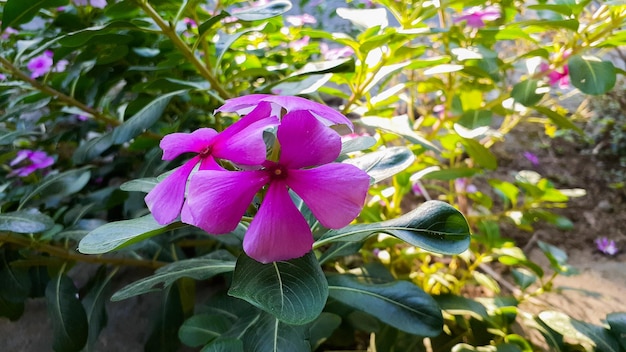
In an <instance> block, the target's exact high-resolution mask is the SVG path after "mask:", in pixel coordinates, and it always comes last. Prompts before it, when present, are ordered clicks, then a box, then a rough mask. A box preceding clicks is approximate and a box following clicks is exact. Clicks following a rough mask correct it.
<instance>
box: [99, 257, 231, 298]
mask: <svg viewBox="0 0 626 352" xmlns="http://www.w3.org/2000/svg"><path fill="white" fill-rule="evenodd" d="M233 270H235V261H234V260H232V261H230V260H218V259H208V258H192V259H186V260H180V261H177V262H174V263H171V264H168V265H166V266H163V267H161V268H159V269H157V271H156V272H155V274H154V275H151V276H148V277H146V278H143V279H141V280H138V281H135V282H133V283H131V284H129V285H127V286H125V287H124V288H122V289H121V290H119V291H117V292H116V293H115V294H114V295H113V297H111V300H112V301H121V300H123V299H127V298H130V297H133V296H136V295H140V294H144V293H147V292H152V291H157V290H159V289H161V288H162V287H169V286H170V285H172V284H173V283H174V282H175V281H176V280H178V279H180V278H183V277H189V278H192V279H194V280H206V279H208V278H211V277H213V276H215V275H218V274H221V273H227V272H231V271H233Z"/></svg>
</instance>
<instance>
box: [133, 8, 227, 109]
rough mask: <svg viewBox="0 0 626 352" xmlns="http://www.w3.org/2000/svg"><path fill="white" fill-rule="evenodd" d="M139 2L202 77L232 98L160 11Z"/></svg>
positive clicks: (220, 93) (224, 96)
mask: <svg viewBox="0 0 626 352" xmlns="http://www.w3.org/2000/svg"><path fill="white" fill-rule="evenodd" d="M137 3H138V4H139V6H140V7H141V8H142V9H143V10H144V11H145V12H146V14H147V15H148V16H150V18H152V20H154V22H155V23H156V24H157V26H159V28H161V31H162V32H163V34H165V35H166V36H167V37H168V38H169V39H170V40H171V41H172V43H173V44H174V46H176V47H177V48H178V50H180V52H181V53H182V54H183V55H184V56H185V58H186V59H187V60H189V62H191V64H192V65H193V66H194V67H195V68H196V69H197V70H198V72H199V73H200V75H202V77H204V78H205V79H206V80H207V81H209V84H211V87H212V88H213V89H215V91H216V92H217V94H219V96H220V97H221V98H223V99H228V98H230V94H229V93H228V92H227V91H226V90H225V89H224V87H222V85H221V84H220V82H219V80H218V79H217V78H216V77H215V76H214V75H213V73H211V71H209V69H208V68H207V67H206V66H205V65H204V64H203V63H202V61H200V60H199V59H198V58H197V57H196V55H194V53H193V52H192V51H191V49H190V48H189V46H187V44H185V42H183V40H182V39H181V38H180V37H179V36H178V34H176V31H175V30H174V27H173V26H171V25H170V24H169V23H167V22H165V20H164V19H163V17H161V15H159V13H158V12H157V11H156V10H155V9H154V8H153V7H152V6H151V5H150V4H149V3H148V1H147V0H138V1H137Z"/></svg>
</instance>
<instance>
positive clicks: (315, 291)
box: [228, 252, 328, 325]
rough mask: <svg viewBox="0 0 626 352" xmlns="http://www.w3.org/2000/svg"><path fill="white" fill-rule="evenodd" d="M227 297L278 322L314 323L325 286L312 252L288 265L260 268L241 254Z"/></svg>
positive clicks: (323, 301)
mask: <svg viewBox="0 0 626 352" xmlns="http://www.w3.org/2000/svg"><path fill="white" fill-rule="evenodd" d="M228 294H229V295H231V296H233V297H237V298H241V299H243V300H245V301H247V302H248V303H250V304H252V305H254V306H256V307H259V308H261V309H262V310H264V311H266V312H268V313H270V314H272V315H274V316H275V317H276V318H277V319H278V320H280V321H281V322H285V323H288V324H295V325H300V324H305V323H308V322H311V321H313V320H315V319H316V318H317V317H318V316H319V315H320V313H321V312H322V309H323V308H324V305H325V304H326V298H327V297H328V284H327V282H326V278H325V277H324V273H323V272H322V269H321V268H320V264H319V262H318V261H317V259H316V258H315V255H314V254H313V252H309V253H308V254H306V255H305V256H304V257H301V258H297V259H293V260H290V261H280V262H274V263H269V264H261V263H258V262H256V261H255V260H253V259H251V258H250V257H248V256H246V255H245V254H242V255H240V256H239V258H238V259H237V266H236V267H235V273H234V275H233V283H232V286H231V288H230V290H229V291H228Z"/></svg>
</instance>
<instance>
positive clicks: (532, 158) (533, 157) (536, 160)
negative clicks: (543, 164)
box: [522, 152, 539, 166]
mask: <svg viewBox="0 0 626 352" xmlns="http://www.w3.org/2000/svg"><path fill="white" fill-rule="evenodd" d="M522 155H523V156H524V158H526V159H527V160H528V161H530V163H531V164H533V166H537V165H539V157H538V156H537V155H535V154H533V153H531V152H524V153H523V154H522Z"/></svg>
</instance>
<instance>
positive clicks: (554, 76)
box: [539, 62, 570, 89]
mask: <svg viewBox="0 0 626 352" xmlns="http://www.w3.org/2000/svg"><path fill="white" fill-rule="evenodd" d="M539 70H540V71H541V72H546V71H550V72H549V73H548V80H549V82H550V85H551V86H554V85H558V87H559V88H561V89H565V88H569V86H570V82H569V67H568V66H567V64H566V65H563V67H562V69H561V71H557V70H550V66H549V65H548V64H546V63H545V62H543V63H541V65H539Z"/></svg>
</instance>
